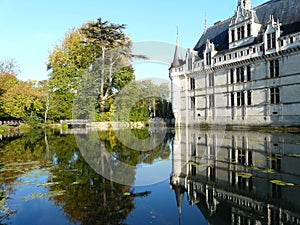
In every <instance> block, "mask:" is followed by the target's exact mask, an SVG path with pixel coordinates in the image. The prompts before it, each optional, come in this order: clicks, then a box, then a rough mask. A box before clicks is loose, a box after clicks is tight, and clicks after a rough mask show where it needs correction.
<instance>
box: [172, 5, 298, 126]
mask: <svg viewBox="0 0 300 225" xmlns="http://www.w3.org/2000/svg"><path fill="white" fill-rule="evenodd" d="M169 77H170V79H171V83H172V90H171V93H172V96H171V98H172V104H173V112H174V116H175V120H176V125H177V126H185V125H197V124H218V125H249V126H270V125H274V126H300V1H299V0H270V1H268V2H266V3H264V4H262V5H259V6H257V7H255V8H252V5H251V0H238V6H237V10H236V11H235V13H234V16H232V17H231V18H229V19H226V20H223V21H218V22H216V23H215V24H214V25H213V26H211V27H209V28H207V29H205V31H204V33H203V34H202V36H201V37H200V39H199V41H198V43H197V44H196V46H195V47H194V49H193V50H191V49H188V50H187V52H186V55H185V57H184V58H182V57H181V54H180V46H179V41H178V39H177V45H176V49H175V54H174V59H173V62H172V64H171V66H170V69H169Z"/></svg>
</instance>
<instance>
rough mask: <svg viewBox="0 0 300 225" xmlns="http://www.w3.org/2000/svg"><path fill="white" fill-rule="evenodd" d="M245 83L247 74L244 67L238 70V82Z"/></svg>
mask: <svg viewBox="0 0 300 225" xmlns="http://www.w3.org/2000/svg"><path fill="white" fill-rule="evenodd" d="M244 81H245V74H244V67H243V66H242V67H238V68H236V82H237V83H238V82H244Z"/></svg>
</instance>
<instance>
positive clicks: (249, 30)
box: [247, 24, 251, 37]
mask: <svg viewBox="0 0 300 225" xmlns="http://www.w3.org/2000/svg"><path fill="white" fill-rule="evenodd" d="M247 36H248V37H250V36H251V24H247Z"/></svg>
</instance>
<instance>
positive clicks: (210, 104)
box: [208, 95, 215, 108]
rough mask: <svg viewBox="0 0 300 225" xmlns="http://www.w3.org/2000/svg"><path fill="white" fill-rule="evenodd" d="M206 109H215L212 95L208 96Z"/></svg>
mask: <svg viewBox="0 0 300 225" xmlns="http://www.w3.org/2000/svg"><path fill="white" fill-rule="evenodd" d="M208 107H209V108H212V107H215V98H214V95H209V97H208Z"/></svg>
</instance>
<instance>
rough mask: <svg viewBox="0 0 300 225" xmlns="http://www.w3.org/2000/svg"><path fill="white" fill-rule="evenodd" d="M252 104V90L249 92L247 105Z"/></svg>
mask: <svg viewBox="0 0 300 225" xmlns="http://www.w3.org/2000/svg"><path fill="white" fill-rule="evenodd" d="M251 104H252V92H251V91H250V90H248V91H247V105H251Z"/></svg>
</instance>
